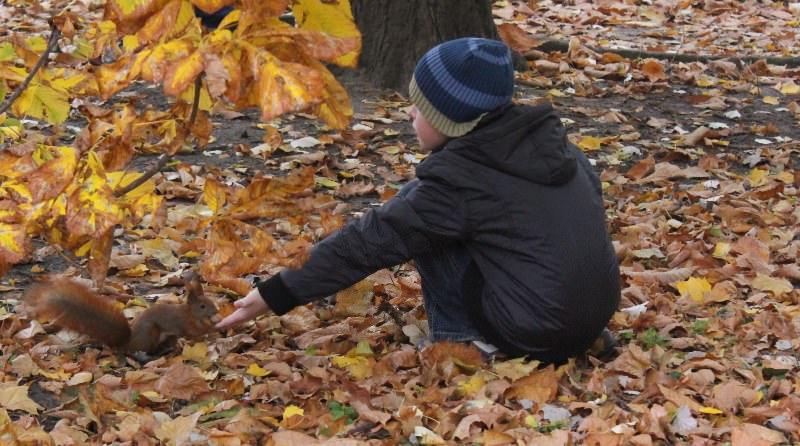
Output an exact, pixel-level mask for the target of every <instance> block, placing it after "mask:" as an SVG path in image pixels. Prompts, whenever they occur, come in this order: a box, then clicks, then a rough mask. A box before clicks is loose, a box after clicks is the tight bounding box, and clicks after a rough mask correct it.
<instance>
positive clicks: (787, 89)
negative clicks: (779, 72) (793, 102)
mask: <svg viewBox="0 0 800 446" xmlns="http://www.w3.org/2000/svg"><path fill="white" fill-rule="evenodd" d="M780 92H781V93H782V94H784V95H793V94H800V85H797V84H795V83H794V82H787V83H785V84H783V85H781V89H780Z"/></svg>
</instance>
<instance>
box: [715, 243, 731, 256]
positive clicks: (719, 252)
mask: <svg viewBox="0 0 800 446" xmlns="http://www.w3.org/2000/svg"><path fill="white" fill-rule="evenodd" d="M730 250H731V244H730V243H724V242H717V244H716V245H715V246H714V253H713V254H711V255H712V256H713V257H714V258H715V259H722V260H725V259H726V258H727V257H728V253H729V252H730Z"/></svg>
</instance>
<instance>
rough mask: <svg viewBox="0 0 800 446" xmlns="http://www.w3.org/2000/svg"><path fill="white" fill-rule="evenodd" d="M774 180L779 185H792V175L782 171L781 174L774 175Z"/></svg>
mask: <svg viewBox="0 0 800 446" xmlns="http://www.w3.org/2000/svg"><path fill="white" fill-rule="evenodd" d="M775 179H776V180H778V181H780V182H781V183H786V184H792V183H794V175H792V173H791V172H789V171H786V170H784V171H783V172H781V173H779V174H777V175H775Z"/></svg>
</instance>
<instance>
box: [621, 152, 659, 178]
mask: <svg viewBox="0 0 800 446" xmlns="http://www.w3.org/2000/svg"><path fill="white" fill-rule="evenodd" d="M655 165H656V161H655V158H653V155H648V156H647V158H645V159H643V160H641V161H639V162H638V163H636V164H634V165H633V167H631V168H630V169H628V171H627V172H625V176H626V177H628V178H630V179H632V180H639V179H642V178H644V176H645V175H647V174H649V173H650V172H652V171H653V167H655Z"/></svg>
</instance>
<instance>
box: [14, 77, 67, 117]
mask: <svg viewBox="0 0 800 446" xmlns="http://www.w3.org/2000/svg"><path fill="white" fill-rule="evenodd" d="M37 79H41V77H37V78H34V80H33V81H31V83H30V84H28V87H27V88H26V89H25V90H24V91H23V92H22V94H21V95H20V97H19V99H17V100H16V101H14V104H13V105H12V110H14V113H15V114H16V115H17V116H33V117H35V118H39V119H44V120H46V121H47V122H50V123H53V124H58V123H61V122H64V121H66V120H67V117H68V116H69V109H70V106H69V96H68V95H67V92H66V91H65V90H62V89H56V88H53V87H52V86H51V85H49V84H45V83H42V82H41V81H40V80H37Z"/></svg>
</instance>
